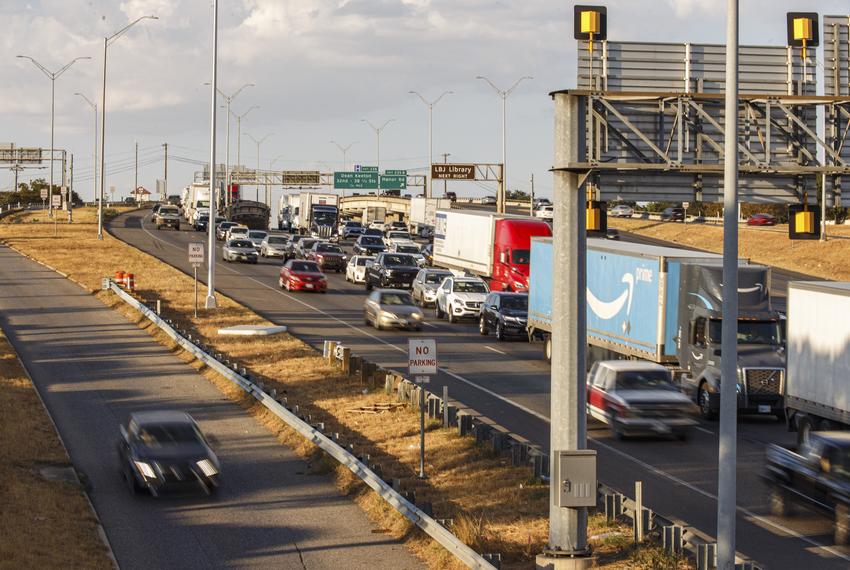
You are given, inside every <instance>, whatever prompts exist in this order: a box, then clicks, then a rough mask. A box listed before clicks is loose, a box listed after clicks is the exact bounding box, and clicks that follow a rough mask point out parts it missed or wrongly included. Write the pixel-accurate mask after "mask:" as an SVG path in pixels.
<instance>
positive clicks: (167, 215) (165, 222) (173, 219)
mask: <svg viewBox="0 0 850 570" xmlns="http://www.w3.org/2000/svg"><path fill="white" fill-rule="evenodd" d="M153 221H154V224H155V225H156V229H158V230H159V229H162V228H163V227H167V228H174V229H175V230H179V229H180V209H179V208H178V207H177V206H160V207H159V208H157V210H156V213H155V214H154V217H153Z"/></svg>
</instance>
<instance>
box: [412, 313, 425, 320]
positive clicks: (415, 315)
mask: <svg viewBox="0 0 850 570" xmlns="http://www.w3.org/2000/svg"><path fill="white" fill-rule="evenodd" d="M410 318H411V319H413V320H416V321H419V320H422V313H410Z"/></svg>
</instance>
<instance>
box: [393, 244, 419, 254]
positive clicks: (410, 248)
mask: <svg viewBox="0 0 850 570" xmlns="http://www.w3.org/2000/svg"><path fill="white" fill-rule="evenodd" d="M395 249H396V251H397V252H399V253H419V248H418V247H416V246H415V245H399V246H396V248H395Z"/></svg>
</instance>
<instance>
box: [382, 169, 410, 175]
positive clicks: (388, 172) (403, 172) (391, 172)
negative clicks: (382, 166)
mask: <svg viewBox="0 0 850 570" xmlns="http://www.w3.org/2000/svg"><path fill="white" fill-rule="evenodd" d="M384 174H386V175H387V176H407V171H406V170H385V171H384Z"/></svg>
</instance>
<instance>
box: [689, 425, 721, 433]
mask: <svg viewBox="0 0 850 570" xmlns="http://www.w3.org/2000/svg"><path fill="white" fill-rule="evenodd" d="M694 429H695V430H697V431H701V432H702V433H707V434H709V435H717V434H716V433H714V432H713V431H711V430H710V429H705V428H704V427H700V426H694Z"/></svg>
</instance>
